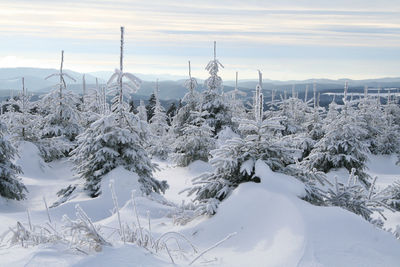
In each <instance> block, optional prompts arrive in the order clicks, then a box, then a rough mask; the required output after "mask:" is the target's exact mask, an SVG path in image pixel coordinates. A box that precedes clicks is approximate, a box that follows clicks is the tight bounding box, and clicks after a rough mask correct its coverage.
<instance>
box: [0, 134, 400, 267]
mask: <svg viewBox="0 0 400 267" xmlns="http://www.w3.org/2000/svg"><path fill="white" fill-rule="evenodd" d="M19 155H20V157H19V159H17V163H18V164H19V165H21V166H22V168H23V170H24V174H23V175H22V179H23V182H24V183H25V185H26V186H27V188H28V190H29V194H28V198H27V199H26V200H24V201H21V202H15V201H6V200H4V199H0V201H1V202H0V233H3V232H6V231H7V230H8V229H9V227H13V226H15V225H16V222H17V221H21V222H23V223H27V221H28V220H27V212H26V210H27V209H29V211H30V217H31V220H32V223H33V224H44V223H46V222H47V220H48V216H47V212H46V208H45V205H44V201H43V197H45V199H46V201H47V203H48V204H49V205H50V204H52V203H53V202H54V201H56V200H57V196H56V192H57V191H58V190H60V189H61V188H64V187H66V186H67V185H69V184H71V183H74V182H76V179H77V177H75V176H74V173H73V170H72V164H71V163H70V162H68V161H66V160H61V161H57V162H53V163H50V164H47V163H44V162H43V161H42V160H41V159H40V157H39V156H38V151H37V149H36V147H35V146H34V145H32V144H30V143H27V142H25V143H22V144H21V145H20V148H19ZM157 163H158V165H159V167H160V170H159V171H158V172H157V173H156V174H155V176H156V177H157V178H160V179H165V180H167V181H168V183H169V185H170V189H169V190H168V191H167V192H166V194H165V196H164V197H160V196H157V195H155V194H154V195H152V196H150V197H144V196H140V195H138V194H137V195H136V198H135V201H136V205H137V209H138V215H139V218H140V222H141V224H142V225H146V226H145V228H146V227H147V225H148V218H147V216H148V215H147V214H149V217H150V221H151V231H152V233H153V234H154V236H155V237H159V236H160V235H162V234H163V233H166V232H169V231H176V232H179V233H182V234H183V235H184V236H185V237H186V238H188V239H189V241H190V242H191V243H193V244H194V245H195V246H197V248H198V250H199V251H203V250H205V249H207V248H209V247H210V246H212V245H214V244H215V243H217V242H218V241H220V240H222V239H224V238H225V237H226V236H228V235H229V234H232V233H236V234H235V235H233V236H232V237H231V238H230V239H229V240H227V241H225V242H224V243H222V244H221V245H219V246H218V247H216V248H214V249H212V250H210V251H209V252H207V253H206V254H205V255H204V256H203V257H202V258H201V259H199V260H198V261H196V262H195V263H194V265H196V266H202V265H211V266H352V267H353V266H393V267H395V266H400V253H399V250H400V242H399V241H398V240H396V239H395V238H394V236H393V235H391V234H390V233H388V232H385V231H383V230H380V229H377V228H376V227H374V226H373V225H372V224H370V223H368V222H366V221H365V220H364V219H362V218H361V217H360V216H357V215H355V214H353V213H350V212H348V211H346V210H344V209H341V208H336V207H317V206H313V205H311V204H309V203H307V202H305V201H302V200H301V199H300V198H299V196H301V195H303V194H304V188H303V184H302V183H300V182H298V181H297V180H296V179H294V178H293V177H289V176H286V175H283V174H278V173H274V172H272V171H271V170H270V169H269V168H268V167H267V166H266V165H265V164H264V163H262V162H261V161H259V162H257V167H256V171H257V172H258V174H259V176H260V177H261V183H259V184H256V183H245V184H242V185H240V186H239V187H238V188H237V189H236V190H235V191H234V192H233V194H232V195H231V196H230V197H229V198H228V199H226V200H225V201H223V202H222V204H221V205H220V207H219V209H218V213H217V214H216V215H215V216H213V217H211V218H208V217H199V218H196V219H194V220H193V221H191V222H189V223H188V224H186V225H183V226H181V225H176V224H174V220H173V217H174V214H175V213H176V209H177V208H179V205H180V204H181V203H182V201H183V200H184V201H185V202H186V203H187V202H189V200H190V198H188V197H187V196H185V195H184V194H179V192H180V191H181V190H183V189H185V188H186V187H187V186H188V185H190V183H191V179H192V178H193V177H195V176H197V175H199V174H201V173H202V172H204V171H209V170H210V169H211V167H210V165H209V164H207V163H204V162H200V161H197V162H194V163H192V164H191V165H189V166H188V167H186V168H181V167H175V166H173V165H171V164H169V163H167V162H162V161H160V162H157ZM394 163H395V157H391V156H371V157H370V161H369V164H368V167H369V170H368V172H369V173H370V174H371V175H373V176H375V175H376V176H378V177H379V179H378V185H379V186H381V187H383V186H386V185H388V184H390V183H391V182H392V181H394V180H396V179H400V167H399V166H395V164H394ZM342 172H343V171H342V170H338V171H335V172H333V173H332V174H331V175H334V174H335V173H336V174H337V175H340V174H341V173H342ZM137 179H138V177H137V175H136V174H133V173H130V172H128V171H126V170H124V169H123V168H117V169H115V170H113V171H112V172H110V173H109V174H108V175H106V177H105V178H104V179H103V181H102V188H103V192H102V194H101V195H100V197H98V198H95V199H91V198H89V197H87V196H85V195H84V194H77V195H76V196H75V197H74V198H73V199H71V200H70V201H68V202H66V203H64V204H62V205H60V206H59V207H56V208H52V209H50V216H51V219H52V221H53V224H55V225H56V226H57V225H61V218H62V215H63V214H67V215H68V216H69V217H70V218H72V219H73V218H75V206H76V204H79V206H80V207H82V209H83V210H84V211H85V212H86V213H87V214H88V216H89V217H90V218H91V219H92V220H93V221H94V222H95V224H96V225H102V226H104V227H108V228H104V236H105V237H106V238H108V240H110V241H113V246H112V247H109V246H104V247H103V249H102V251H100V252H91V253H90V255H84V254H83V253H80V252H78V251H74V250H70V249H68V247H66V246H65V245H61V244H43V245H39V246H36V247H30V248H22V247H21V246H19V245H14V246H12V247H10V246H9V244H8V243H6V242H2V243H1V247H0V266H172V264H171V261H170V259H169V257H168V256H167V255H166V254H165V253H161V254H159V255H154V254H152V253H150V252H149V251H147V250H145V249H143V248H140V247H137V246H135V245H132V244H123V242H121V241H120V242H116V241H115V240H116V233H115V231H114V232H113V231H112V230H107V229H113V228H115V227H117V225H118V218H117V215H116V214H115V213H113V212H112V210H113V207H114V205H113V200H112V195H111V193H110V190H109V187H108V184H109V183H110V181H111V180H114V181H115V182H114V183H115V191H116V195H117V197H118V204H119V207H120V214H121V220H122V221H124V222H134V221H135V213H134V208H133V205H132V199H131V191H132V190H137V191H138V190H139V184H138V181H137ZM388 218H389V221H388V224H390V226H391V227H394V226H395V225H396V224H400V217H399V216H397V214H396V215H388ZM173 246H174V245H173V244H172V243H171V248H172V247H173ZM197 255H198V254H197ZM195 256H196V255H195V254H193V255H192V254H187V257H188V259H185V258H184V257H177V258H175V260H176V262H177V263H178V264H180V265H188V264H189V263H190V261H191V260H192V259H193V258H194V257H195Z"/></svg>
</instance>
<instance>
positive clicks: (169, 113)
mask: <svg viewBox="0 0 400 267" xmlns="http://www.w3.org/2000/svg"><path fill="white" fill-rule="evenodd" d="M176 113H177V107H176V104H175V102H172V103H171V105H170V106H169V108H168V109H167V112H166V114H167V119H168V120H167V122H168V125H169V126H171V124H172V120H173V118H174V117H175V115H176Z"/></svg>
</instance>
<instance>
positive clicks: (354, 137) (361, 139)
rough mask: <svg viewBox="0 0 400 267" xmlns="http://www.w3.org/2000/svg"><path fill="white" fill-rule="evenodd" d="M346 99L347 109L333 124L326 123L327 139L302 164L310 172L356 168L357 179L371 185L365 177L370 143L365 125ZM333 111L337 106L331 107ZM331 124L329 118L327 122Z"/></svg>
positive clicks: (320, 141)
mask: <svg viewBox="0 0 400 267" xmlns="http://www.w3.org/2000/svg"><path fill="white" fill-rule="evenodd" d="M346 98H347V95H346V94H345V96H344V98H343V102H344V105H343V106H342V107H341V111H340V113H339V114H338V115H337V117H336V118H335V119H333V118H332V121H329V123H328V122H325V124H324V126H323V131H324V133H325V134H324V136H323V137H322V138H321V139H320V140H319V141H318V142H317V143H316V144H315V146H314V149H313V150H312V151H311V153H310V154H309V155H308V156H307V157H306V158H305V159H304V160H303V161H302V162H301V165H302V166H303V167H306V168H307V169H309V170H313V169H317V170H319V171H323V172H325V173H326V172H328V171H329V170H331V169H333V168H341V167H344V168H346V169H347V170H348V171H349V172H350V171H351V170H352V169H353V168H355V169H356V173H355V174H356V175H357V176H358V177H359V179H360V180H361V181H362V182H363V183H364V184H365V185H368V184H369V182H368V180H369V178H370V177H369V175H368V174H366V173H365V169H366V166H365V162H366V160H367V153H368V152H369V150H368V142H367V141H366V137H367V134H368V132H367V131H366V130H365V122H364V121H363V120H362V118H361V116H360V115H359V113H358V111H356V110H355V109H354V108H353V107H352V105H351V104H350V102H349V101H347V99H346ZM330 107H331V108H333V106H332V105H331V106H330ZM327 120H330V119H329V118H328V117H327V119H326V121H327Z"/></svg>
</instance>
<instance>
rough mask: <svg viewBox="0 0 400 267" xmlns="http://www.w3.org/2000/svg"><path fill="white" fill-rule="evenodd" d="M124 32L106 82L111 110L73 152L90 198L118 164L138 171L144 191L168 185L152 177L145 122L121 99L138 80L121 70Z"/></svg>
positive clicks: (156, 190) (152, 165)
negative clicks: (112, 94) (111, 95)
mask: <svg viewBox="0 0 400 267" xmlns="http://www.w3.org/2000/svg"><path fill="white" fill-rule="evenodd" d="M123 33H124V28H123V27H121V56H120V69H118V70H116V71H115V73H114V74H113V75H112V76H111V78H110V80H109V82H108V86H109V87H110V88H111V89H112V91H111V92H115V97H114V99H113V105H112V112H111V113H109V114H105V115H103V117H101V118H100V119H98V120H97V121H95V122H94V123H92V124H91V125H90V127H89V128H88V129H87V130H86V131H85V132H84V133H82V134H81V135H79V137H78V147H77V148H76V149H74V150H73V151H72V155H73V156H72V160H73V161H74V162H75V164H76V171H77V172H78V174H79V175H80V176H81V177H82V178H83V179H85V187H84V188H85V189H86V190H87V191H88V193H89V194H90V195H91V196H92V197H96V196H98V195H99V194H100V193H101V188H100V186H101V183H100V182H101V179H102V177H103V176H104V175H105V174H107V173H108V172H110V171H111V170H113V169H114V168H116V167H118V166H123V167H124V168H126V169H127V170H129V171H132V172H135V173H137V174H138V176H139V182H140V183H141V185H142V191H143V192H144V193H146V194H149V193H150V192H164V191H165V190H166V189H167V187H168V185H167V183H166V182H165V181H158V180H156V179H155V178H154V177H153V174H152V173H153V170H154V169H155V165H154V164H153V163H152V162H151V160H150V158H149V157H148V155H147V152H146V150H145V149H144V143H145V142H146V141H147V140H146V136H147V131H146V128H145V126H146V125H145V123H143V122H142V121H141V120H140V119H139V117H138V116H137V115H135V114H133V113H131V112H129V105H128V103H126V101H124V96H129V95H130V93H133V92H136V90H137V89H138V88H139V87H140V83H141V81H140V79H138V78H137V77H136V76H134V75H133V74H130V73H126V72H123ZM124 78H125V79H127V82H125V81H124Z"/></svg>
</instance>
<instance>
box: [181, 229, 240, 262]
mask: <svg viewBox="0 0 400 267" xmlns="http://www.w3.org/2000/svg"><path fill="white" fill-rule="evenodd" d="M236 234H237V233H236V232H234V233H231V234H229V235H228V236H227V237H225V238H224V239H222V240H221V241H218V242H217V243H215V244H214V245H212V246H211V247H209V248H207V249H206V250H204V251H203V252H201V253H200V254H199V255H198V256H197V257H196V258H194V259H193V260H192V261H191V262H190V263H189V265H192V264H193V263H194V262H195V261H197V260H198V259H199V258H200V257H201V256H203V255H204V254H206V253H207V252H208V251H210V250H212V249H213V248H216V247H217V246H219V245H220V244H222V243H224V242H225V241H226V240H228V239H230V238H231V237H232V236H234V235H236Z"/></svg>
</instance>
